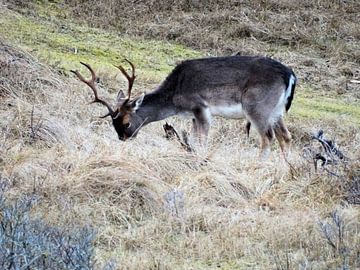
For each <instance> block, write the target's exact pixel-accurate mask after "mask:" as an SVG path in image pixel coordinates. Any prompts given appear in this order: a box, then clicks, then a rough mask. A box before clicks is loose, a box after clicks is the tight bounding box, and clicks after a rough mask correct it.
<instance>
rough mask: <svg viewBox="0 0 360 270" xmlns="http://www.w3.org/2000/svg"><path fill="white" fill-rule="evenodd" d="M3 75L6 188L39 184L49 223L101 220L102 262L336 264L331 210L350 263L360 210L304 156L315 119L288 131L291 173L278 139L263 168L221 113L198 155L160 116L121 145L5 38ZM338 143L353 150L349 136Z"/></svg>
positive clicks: (68, 83)
mask: <svg viewBox="0 0 360 270" xmlns="http://www.w3.org/2000/svg"><path fill="white" fill-rule="evenodd" d="M0 72H1V73H0V74H1V78H2V84H1V93H2V97H1V99H2V101H3V102H2V107H1V118H2V119H3V121H2V122H1V130H2V133H1V164H0V166H1V171H2V173H1V177H2V179H1V181H5V182H6V183H7V184H8V185H9V186H10V187H11V188H10V189H9V191H8V196H9V197H17V196H18V195H19V194H21V193H29V192H33V191H35V192H36V193H37V194H39V195H40V196H41V198H42V203H41V204H40V206H39V207H38V209H37V211H39V212H42V213H45V214H46V215H45V216H46V218H47V220H48V222H50V223H53V224H62V225H63V226H69V224H88V223H90V224H92V225H93V226H95V227H96V228H98V238H97V243H96V247H97V250H98V253H97V254H98V255H97V256H98V262H99V264H101V262H102V261H105V260H106V259H108V258H111V257H113V258H116V260H117V261H118V262H119V269H126V268H130V269H149V268H157V267H158V268H160V269H177V268H178V269H211V268H217V267H220V268H224V269H234V268H239V269H242V268H260V269H265V268H267V269H268V268H280V266H281V267H285V266H286V265H289V268H290V269H292V268H295V267H297V265H303V266H304V268H306V267H312V268H316V269H321V268H323V269H325V268H328V267H335V266H339V265H341V264H342V261H341V256H340V255H338V254H337V253H336V251H333V250H332V248H331V246H330V245H328V244H327V243H326V240H325V238H324V237H323V236H322V232H321V230H320V229H319V225H318V222H319V221H320V220H325V219H326V217H327V216H328V215H329V214H330V212H331V211H332V210H334V209H338V211H339V212H340V213H341V215H343V216H344V220H345V222H346V224H347V227H346V236H345V240H344V241H346V246H347V247H348V248H349V264H352V265H355V263H356V262H355V261H356V256H357V255H356V252H358V247H359V244H360V243H359V241H360V238H359V234H358V232H359V222H358V220H359V211H358V209H357V207H356V206H352V205H344V204H343V202H344V200H343V199H344V196H345V191H344V190H342V188H341V185H339V183H338V182H337V181H338V180H337V179H334V178H332V177H330V176H328V175H327V174H326V173H325V172H322V171H320V172H317V173H316V172H315V171H314V170H313V169H312V168H313V166H312V164H309V163H308V162H307V161H306V159H304V158H303V157H302V149H303V146H304V142H306V141H308V140H309V139H306V132H310V131H312V130H313V129H315V128H316V126H313V127H311V126H310V127H307V128H305V127H303V128H301V130H296V129H295V128H294V129H293V133H295V138H297V139H296V140H295V145H294V147H293V153H292V155H291V157H290V163H291V164H292V166H293V169H292V170H291V169H290V167H289V165H288V164H287V163H286V162H285V161H284V160H283V158H282V156H281V154H280V152H279V150H278V147H277V146H275V148H274V151H273V152H272V155H271V158H270V159H269V161H267V162H266V163H264V164H259V163H258V161H257V160H256V159H255V158H254V157H256V146H255V141H254V140H253V139H251V140H250V141H249V140H247V139H246V135H245V134H244V133H243V132H242V125H241V124H240V123H239V122H238V121H226V122H225V121H222V120H220V119H217V120H216V124H215V127H214V128H213V130H212V138H213V139H212V141H211V144H210V147H209V151H208V161H207V162H204V157H202V156H200V155H196V154H190V153H187V152H185V151H184V150H183V149H182V148H181V147H180V146H179V145H178V144H177V143H176V142H174V141H168V140H166V139H165V138H164V137H163V134H162V129H161V123H155V124H152V125H149V126H148V127H146V128H144V130H142V132H141V133H140V135H139V137H138V138H137V140H136V141H131V142H127V143H119V142H118V141H117V140H116V136H115V133H114V131H113V130H112V129H111V128H110V126H109V125H110V124H109V123H108V122H107V121H100V120H98V119H96V118H95V117H94V115H97V113H99V114H100V112H99V110H101V109H99V108H97V107H96V106H92V107H90V106H88V105H86V101H85V98H84V97H83V96H82V95H79V94H77V93H81V92H82V91H83V86H81V85H79V84H78V83H77V82H76V81H75V80H69V79H64V78H61V77H59V75H56V74H55V73H54V72H53V71H52V70H50V69H49V68H47V67H45V66H43V65H41V64H39V63H37V62H36V61H35V60H34V59H32V58H31V57H30V56H28V55H26V54H25V53H22V52H19V51H18V50H16V49H15V48H13V47H12V46H9V45H6V44H4V43H2V44H1V71H0ZM29 82H31V85H29ZM30 86H31V87H30ZM32 110H33V111H34V112H33V113H32ZM32 118H33V120H32ZM171 122H172V123H173V124H174V125H175V126H176V127H178V128H179V129H182V128H186V125H187V124H186V122H185V121H183V120H181V119H172V120H171ZM31 123H32V124H31ZM295 125H296V123H293V124H292V125H291V126H294V127H295ZM239 132H240V135H239ZM298 132H300V133H299V134H298ZM302 136H305V137H302ZM355 136H356V137H357V139H358V136H359V135H358V133H356V135H355ZM346 147H347V148H346V149H349V150H350V149H355V151H348V152H347V154H349V155H350V158H352V159H355V158H358V156H359V145H358V140H356V138H354V140H352V141H350V142H347V144H346ZM344 150H345V149H344ZM173 189H176V190H178V191H180V192H182V193H183V196H182V197H180V198H182V199H181V200H183V202H181V203H183V204H184V205H183V206H182V207H179V209H178V211H177V214H174V212H172V211H169V208H168V207H167V203H166V199H165V198H166V194H167V193H169V192H170V191H171V190H173ZM306 269H307V268H306Z"/></svg>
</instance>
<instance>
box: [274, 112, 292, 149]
mask: <svg viewBox="0 0 360 270" xmlns="http://www.w3.org/2000/svg"><path fill="white" fill-rule="evenodd" d="M274 131H275V136H276V139H277V140H278V142H279V144H280V148H281V151H282V152H283V153H284V154H285V153H286V152H288V151H289V149H290V146H291V135H290V132H289V131H288V129H287V128H286V126H285V124H284V120H283V119H282V118H279V120H278V121H277V122H276V123H275V125H274Z"/></svg>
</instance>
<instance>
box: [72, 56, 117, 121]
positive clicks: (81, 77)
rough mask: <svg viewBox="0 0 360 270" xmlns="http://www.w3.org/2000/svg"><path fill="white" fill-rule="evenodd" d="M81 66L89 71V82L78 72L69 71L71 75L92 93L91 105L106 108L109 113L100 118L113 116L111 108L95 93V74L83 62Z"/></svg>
mask: <svg viewBox="0 0 360 270" xmlns="http://www.w3.org/2000/svg"><path fill="white" fill-rule="evenodd" d="M80 63H81V64H82V65H84V66H85V67H87V69H88V70H89V71H90V73H91V79H90V80H86V79H85V78H84V77H83V76H82V75H81V74H80V73H79V71H77V70H75V71H74V70H71V72H72V73H74V74H75V75H76V76H77V77H78V78H79V80H80V81H82V82H84V83H86V84H87V85H88V86H89V87H90V88H91V89H92V90H93V92H94V96H95V97H94V100H93V101H92V102H91V103H96V102H98V103H101V104H102V105H104V106H106V107H107V108H108V110H109V112H108V113H107V114H105V115H104V116H101V118H105V117H107V116H111V117H112V116H113V115H114V110H113V109H112V108H111V106H110V105H109V104H108V103H107V102H106V101H104V100H102V99H100V98H99V97H98V93H97V89H96V86H95V81H96V75H95V72H94V70H93V69H92V68H91V67H90V65H88V64H86V63H83V62H80Z"/></svg>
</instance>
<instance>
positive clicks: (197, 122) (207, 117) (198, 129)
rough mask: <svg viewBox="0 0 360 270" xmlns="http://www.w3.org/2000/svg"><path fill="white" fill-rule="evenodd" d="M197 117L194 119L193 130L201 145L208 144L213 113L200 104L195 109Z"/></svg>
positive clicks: (194, 112)
mask: <svg viewBox="0 0 360 270" xmlns="http://www.w3.org/2000/svg"><path fill="white" fill-rule="evenodd" d="M193 114H194V116H195V119H193V131H194V133H195V136H196V138H197V139H198V141H199V143H200V145H203V146H206V144H207V136H208V134H209V129H210V123H211V113H210V109H209V108H208V107H205V106H198V107H195V108H194V109H193Z"/></svg>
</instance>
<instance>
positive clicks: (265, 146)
mask: <svg viewBox="0 0 360 270" xmlns="http://www.w3.org/2000/svg"><path fill="white" fill-rule="evenodd" d="M259 133H260V154H259V157H260V159H261V160H266V159H267V158H268V157H269V154H270V146H271V143H272V141H273V139H274V130H273V128H272V127H269V128H268V129H267V130H266V132H261V131H259Z"/></svg>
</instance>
